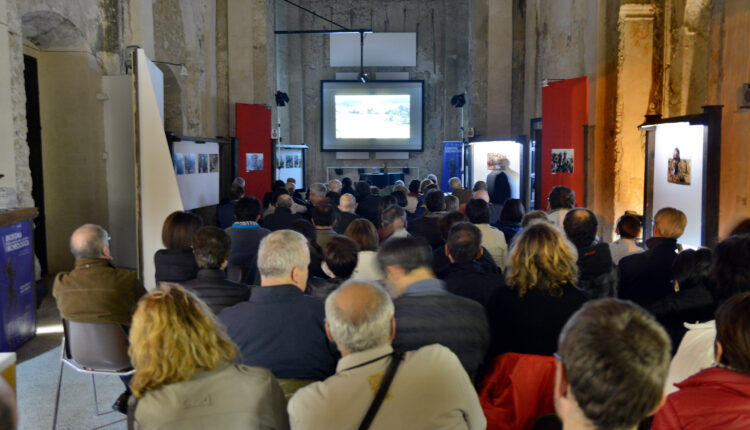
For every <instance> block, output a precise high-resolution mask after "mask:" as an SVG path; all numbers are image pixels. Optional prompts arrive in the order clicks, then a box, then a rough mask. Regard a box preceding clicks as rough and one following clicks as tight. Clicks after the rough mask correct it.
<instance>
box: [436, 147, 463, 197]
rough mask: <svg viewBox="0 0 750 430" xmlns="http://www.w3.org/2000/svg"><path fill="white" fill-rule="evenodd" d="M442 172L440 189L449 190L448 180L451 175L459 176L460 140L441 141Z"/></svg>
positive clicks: (446, 191)
mask: <svg viewBox="0 0 750 430" xmlns="http://www.w3.org/2000/svg"><path fill="white" fill-rule="evenodd" d="M442 173H443V174H442V175H440V189H441V190H443V192H445V193H449V192H451V191H453V190H451V187H450V185H448V182H449V181H450V179H451V178H452V177H454V176H455V177H457V178H460V177H461V142H460V141H458V142H443V172H442Z"/></svg>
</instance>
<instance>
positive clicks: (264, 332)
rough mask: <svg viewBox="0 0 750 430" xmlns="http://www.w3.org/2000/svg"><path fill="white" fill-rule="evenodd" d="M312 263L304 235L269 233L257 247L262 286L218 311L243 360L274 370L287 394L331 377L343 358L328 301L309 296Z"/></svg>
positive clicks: (250, 364)
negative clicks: (330, 326)
mask: <svg viewBox="0 0 750 430" xmlns="http://www.w3.org/2000/svg"><path fill="white" fill-rule="evenodd" d="M309 264H310V253H309V251H308V247H307V239H305V237H304V236H302V235H301V234H299V233H297V232H295V231H291V230H280V231H276V232H273V233H271V234H269V235H268V236H266V237H265V238H263V240H262V241H261V242H260V248H259V249H258V270H259V271H260V279H261V281H260V287H259V288H258V287H256V288H254V289H253V293H252V295H251V296H250V300H248V301H246V302H240V303H238V304H236V305H234V306H231V307H228V308H225V309H224V310H223V311H221V313H219V320H220V321H221V322H222V324H224V325H225V326H226V327H227V334H229V336H230V337H231V338H232V340H233V341H234V343H236V344H237V346H239V348H240V352H241V354H240V355H241V357H242V363H243V364H245V365H248V366H260V367H265V368H267V369H270V370H271V371H272V372H273V374H274V375H275V376H276V377H277V378H279V379H280V381H279V383H280V384H281V387H282V389H283V390H284V392H285V393H287V394H289V393H290V392H293V391H294V389H296V388H298V387H299V386H300V385H303V384H304V383H306V382H310V381H312V380H322V379H325V378H327V377H328V376H330V375H332V374H333V372H334V369H335V367H336V360H337V358H338V354H337V352H336V348H335V347H334V346H333V344H331V343H329V342H328V341H327V340H326V337H325V330H324V327H323V321H324V315H323V302H321V301H320V300H318V299H316V298H314V297H311V296H307V295H305V288H306V286H307V277H308V270H307V266H308V265H309ZM285 379H295V380H297V381H294V382H293V383H289V382H288V381H285ZM300 379H302V380H305V381H298V380H300Z"/></svg>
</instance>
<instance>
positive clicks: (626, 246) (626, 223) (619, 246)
mask: <svg viewBox="0 0 750 430" xmlns="http://www.w3.org/2000/svg"><path fill="white" fill-rule="evenodd" d="M615 233H617V234H619V235H620V238H619V239H617V240H616V241H614V242H612V243H610V244H609V252H610V254H612V261H614V263H615V264H620V260H622V258H623V257H627V256H628V255H630V254H636V253H639V252H643V248H641V247H640V246H638V245H637V244H636V243H635V239H636V238H637V237H638V236H640V235H641V221H640V220H639V219H638V217H637V216H635V215H630V214H625V215H623V216H621V217H620V219H619V220H618V221H617V227H616V228H615Z"/></svg>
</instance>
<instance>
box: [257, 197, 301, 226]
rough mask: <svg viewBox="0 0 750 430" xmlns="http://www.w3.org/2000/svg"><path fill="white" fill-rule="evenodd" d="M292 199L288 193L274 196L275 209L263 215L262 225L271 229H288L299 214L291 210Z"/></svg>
mask: <svg viewBox="0 0 750 430" xmlns="http://www.w3.org/2000/svg"><path fill="white" fill-rule="evenodd" d="M293 205H294V200H293V199H292V196H290V195H289V194H280V195H279V196H278V197H277V198H276V210H274V211H273V213H272V214H268V215H265V216H264V217H263V227H265V228H267V229H268V230H271V231H276V230H284V229H290V228H292V226H293V225H294V223H296V222H297V221H299V220H301V219H302V216H301V215H298V214H296V213H293V212H292V206H293Z"/></svg>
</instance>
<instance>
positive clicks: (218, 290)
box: [182, 227, 250, 314]
mask: <svg viewBox="0 0 750 430" xmlns="http://www.w3.org/2000/svg"><path fill="white" fill-rule="evenodd" d="M230 246H231V239H230V238H229V235H228V234H227V233H226V232H224V230H222V229H220V228H217V227H202V228H200V229H199V230H198V231H196V232H195V235H193V254H194V255H195V261H196V262H197V263H198V267H199V268H200V270H199V271H198V275H197V276H196V278H195V279H193V280H190V281H186V282H183V283H182V285H183V286H184V287H185V288H187V289H188V290H190V291H192V292H193V293H195V295H197V296H198V297H199V298H200V299H201V300H203V301H204V302H206V304H207V305H208V307H209V308H211V310H212V311H213V312H214V314H218V313H219V312H221V310H222V309H224V308H226V307H228V306H232V305H234V304H236V303H239V302H244V301H246V300H247V299H248V298H249V297H250V288H248V286H247V285H245V284H240V283H237V282H232V281H229V280H227V275H226V273H224V268H225V267H226V266H227V260H228V258H229V248H230Z"/></svg>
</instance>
